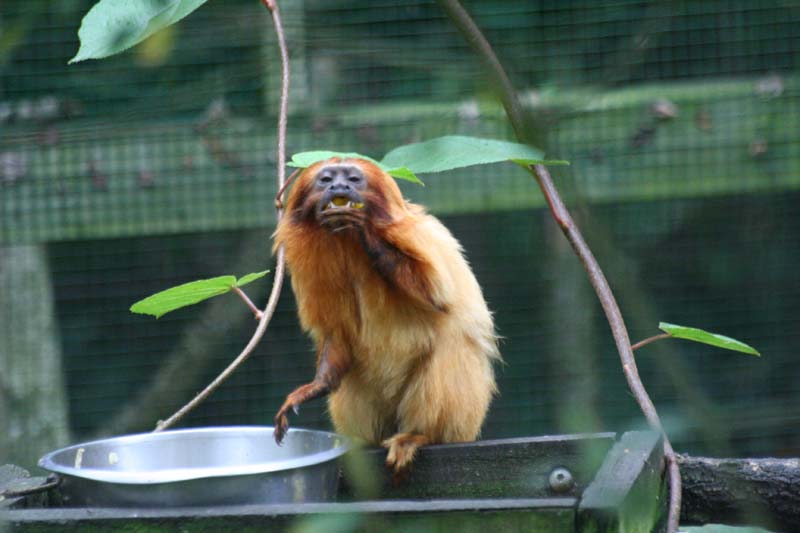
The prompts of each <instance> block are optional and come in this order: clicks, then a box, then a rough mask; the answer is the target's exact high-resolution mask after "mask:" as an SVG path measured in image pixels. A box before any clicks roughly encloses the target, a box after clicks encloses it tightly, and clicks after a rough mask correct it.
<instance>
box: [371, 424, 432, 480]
mask: <svg viewBox="0 0 800 533" xmlns="http://www.w3.org/2000/svg"><path fill="white" fill-rule="evenodd" d="M429 442H430V439H428V437H426V436H425V435H420V434H419V433H398V434H397V435H395V436H393V437H390V438H388V439H386V440H385V441H383V442H382V443H381V446H383V447H384V448H387V449H388V450H389V453H387V454H386V466H387V467H389V468H391V469H392V470H394V480H395V482H397V481H399V480H401V479H402V478H403V477H404V476H405V474H406V473H407V471H408V467H409V466H410V465H411V463H412V462H413V461H414V456H416V454H417V449H418V448H419V447H420V446H425V445H426V444H428V443H429Z"/></svg>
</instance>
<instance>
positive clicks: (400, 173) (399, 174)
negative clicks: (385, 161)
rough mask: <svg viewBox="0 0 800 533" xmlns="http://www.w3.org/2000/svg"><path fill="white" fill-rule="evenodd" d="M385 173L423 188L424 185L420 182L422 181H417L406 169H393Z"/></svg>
mask: <svg viewBox="0 0 800 533" xmlns="http://www.w3.org/2000/svg"><path fill="white" fill-rule="evenodd" d="M379 165H380V164H379ZM386 172H387V174H389V175H390V176H393V177H395V178H399V179H401V180H406V181H410V182H412V183H416V184H418V185H422V186H423V187H424V186H425V184H424V183H423V182H422V180H421V179H419V178H418V177H417V175H416V174H414V173H413V172H411V171H410V170H409V169H408V167H399V168H393V169H391V170H387V171H386Z"/></svg>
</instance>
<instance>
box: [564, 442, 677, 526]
mask: <svg viewBox="0 0 800 533" xmlns="http://www.w3.org/2000/svg"><path fill="white" fill-rule="evenodd" d="M663 471H664V449H663V442H662V440H661V435H659V434H658V433H654V432H650V431H631V432H628V433H625V434H624V435H622V437H621V438H620V440H619V442H617V443H616V444H615V445H614V447H613V448H612V449H611V451H610V452H608V455H607V456H606V459H605V461H603V465H602V466H601V467H600V470H599V471H598V472H597V476H596V477H595V479H594V481H592V483H591V484H590V485H589V486H588V487H587V488H586V490H585V491H584V492H583V496H582V498H581V502H580V504H579V506H578V516H577V520H578V529H577V531H580V532H581V533H594V532H611V531H614V532H616V531H624V532H626V533H652V532H653V531H658V529H657V528H658V527H659V525H660V524H661V522H662V520H663V517H664V511H665V509H666V507H665V505H666V499H665V496H664V489H665V486H666V483H665V481H664V479H663V476H662V474H663Z"/></svg>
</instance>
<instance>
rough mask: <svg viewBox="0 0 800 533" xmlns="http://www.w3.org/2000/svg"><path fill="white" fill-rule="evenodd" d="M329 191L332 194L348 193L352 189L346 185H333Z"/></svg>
mask: <svg viewBox="0 0 800 533" xmlns="http://www.w3.org/2000/svg"><path fill="white" fill-rule="evenodd" d="M330 190H331V192H334V193H349V192H350V191H351V190H352V188H351V187H350V185H348V184H347V183H334V184H333V185H331V188H330Z"/></svg>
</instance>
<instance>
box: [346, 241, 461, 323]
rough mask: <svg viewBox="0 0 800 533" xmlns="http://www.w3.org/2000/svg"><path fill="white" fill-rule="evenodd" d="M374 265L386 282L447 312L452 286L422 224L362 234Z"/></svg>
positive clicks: (422, 303) (421, 302) (423, 303)
mask: <svg viewBox="0 0 800 533" xmlns="http://www.w3.org/2000/svg"><path fill="white" fill-rule="evenodd" d="M361 240H362V245H363V247H364V250H365V251H366V253H367V255H368V256H369V258H370V260H371V262H372V265H373V267H374V268H375V270H376V271H377V272H378V274H380V276H381V277H382V278H383V279H384V280H386V282H387V283H388V284H389V285H390V286H392V287H394V288H395V289H396V290H398V291H399V292H401V293H403V294H405V295H406V296H408V297H409V298H411V299H412V300H413V301H414V302H415V303H416V304H417V305H419V306H420V307H422V308H424V309H429V310H433V311H439V312H447V311H448V309H449V308H450V296H451V292H452V289H451V287H450V285H451V282H450V280H449V277H448V275H447V272H446V271H445V270H444V269H442V268H441V265H439V264H438V263H439V261H438V260H437V256H436V247H437V246H438V245H439V244H440V243H438V242H435V241H434V240H428V241H427V242H426V239H425V234H424V233H422V232H421V231H420V230H419V228H408V227H407V228H400V229H396V230H394V231H392V232H388V233H386V234H385V235H383V236H378V235H376V234H375V233H372V232H368V231H366V232H364V233H363V234H362V239H361Z"/></svg>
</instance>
